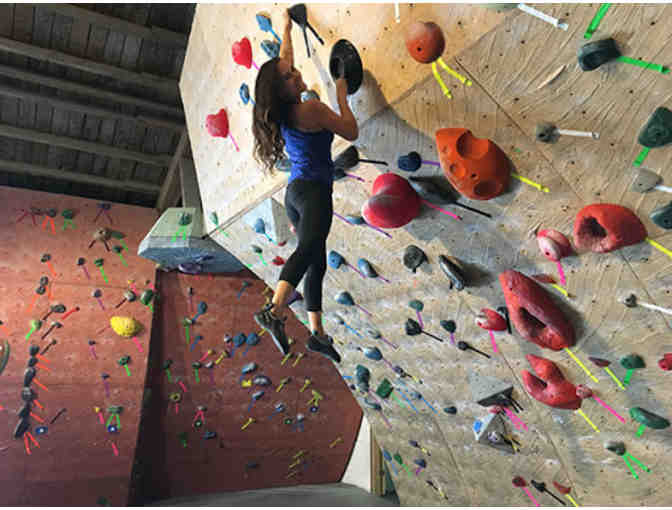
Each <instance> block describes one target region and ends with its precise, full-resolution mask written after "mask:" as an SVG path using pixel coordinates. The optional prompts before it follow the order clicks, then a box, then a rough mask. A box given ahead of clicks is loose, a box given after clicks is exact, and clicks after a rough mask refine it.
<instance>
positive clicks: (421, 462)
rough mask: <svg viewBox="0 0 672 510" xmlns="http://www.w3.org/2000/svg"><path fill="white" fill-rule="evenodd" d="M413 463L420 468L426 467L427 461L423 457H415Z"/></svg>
mask: <svg viewBox="0 0 672 510" xmlns="http://www.w3.org/2000/svg"><path fill="white" fill-rule="evenodd" d="M413 463H414V464H415V465H416V466H420V467H421V468H426V467H427V461H426V460H425V459H415V460H414V461H413Z"/></svg>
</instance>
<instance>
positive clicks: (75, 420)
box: [0, 188, 156, 506]
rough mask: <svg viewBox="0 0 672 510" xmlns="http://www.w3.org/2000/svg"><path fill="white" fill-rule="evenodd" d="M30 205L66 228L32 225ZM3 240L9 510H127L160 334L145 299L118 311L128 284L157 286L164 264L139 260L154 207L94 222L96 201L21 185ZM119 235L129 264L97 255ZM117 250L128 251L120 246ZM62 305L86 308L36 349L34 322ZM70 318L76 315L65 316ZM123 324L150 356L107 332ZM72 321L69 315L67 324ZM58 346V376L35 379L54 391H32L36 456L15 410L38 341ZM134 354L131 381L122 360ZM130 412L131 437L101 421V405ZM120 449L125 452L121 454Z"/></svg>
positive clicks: (49, 362)
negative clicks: (107, 232)
mask: <svg viewBox="0 0 672 510" xmlns="http://www.w3.org/2000/svg"><path fill="white" fill-rule="evenodd" d="M31 206H34V207H38V208H42V209H47V208H55V209H57V210H58V212H59V215H58V216H57V217H56V218H55V219H54V220H55V222H54V226H55V229H54V231H53V232H52V230H51V227H50V226H49V225H48V224H47V228H46V230H45V229H42V228H41V225H42V221H43V219H44V216H40V217H38V218H37V219H36V225H33V222H32V221H31V217H30V216H26V217H24V218H23V219H22V220H21V221H20V222H19V223H16V222H17V220H19V219H20V218H21V216H22V215H23V212H22V209H24V208H29V207H31ZM64 209H72V210H74V211H75V216H74V218H73V222H74V226H75V229H71V228H68V229H66V230H62V227H63V218H62V217H61V216H60V212H62V211H63V210H64ZM0 210H1V214H0V218H1V220H0V222H1V225H0V232H2V235H3V241H4V242H3V244H2V247H1V248H0V260H1V261H2V262H1V263H0V274H1V275H2V278H0V310H1V311H2V312H1V313H2V317H0V320H2V321H3V323H4V324H3V325H2V327H1V332H0V339H1V340H8V341H9V344H10V348H11V351H10V357H9V362H8V363H7V366H6V368H5V370H4V372H3V373H2V374H1V375H0V381H1V385H0V406H1V407H0V423H1V424H2V430H3V433H2V442H1V444H2V446H1V447H0V448H2V449H3V450H4V451H3V452H2V459H3V460H2V463H1V467H0V493H1V494H2V497H1V499H2V503H3V504H4V505H10V506H12V505H17V506H18V505H28V506H41V505H47V506H65V505H83V506H94V505H96V502H97V500H98V498H99V497H105V498H106V499H107V501H108V502H109V503H110V504H112V505H117V506H119V505H125V504H126V502H127V497H128V491H129V485H130V476H131V467H132V464H133V459H134V453H135V444H136V440H137V434H138V422H139V416H140V408H141V405H142V394H143V383H144V379H145V372H146V361H147V359H146V355H147V346H148V344H149V337H150V332H151V327H152V324H151V313H150V311H149V309H148V308H147V307H145V306H143V305H142V304H140V302H139V301H136V302H134V303H131V304H128V303H126V304H124V305H122V306H121V307H120V308H119V309H114V306H115V305H116V304H117V303H119V302H120V301H121V299H122V297H123V296H122V293H123V291H124V290H125V289H126V288H127V287H128V282H127V280H129V279H132V280H135V283H134V285H135V286H136V288H138V289H139V290H142V289H143V288H145V282H149V281H151V282H152V283H153V278H154V264H153V263H152V262H151V261H148V260H145V259H142V258H140V257H138V256H137V255H135V253H137V249H138V244H139V243H140V240H141V239H142V236H143V235H144V234H145V232H146V231H147V230H148V229H149V228H150V227H151V225H152V223H153V222H154V221H155V220H156V213H155V212H154V211H153V210H151V209H146V208H142V207H133V206H126V205H119V204H112V207H111V209H110V211H109V215H110V217H111V218H112V221H113V223H112V224H110V223H109V221H108V219H107V218H106V217H105V215H101V216H100V217H99V218H98V220H97V222H95V223H94V219H95V217H96V214H97V213H98V210H99V209H98V208H97V207H96V202H95V201H94V200H87V199H82V198H77V197H72V196H64V195H55V194H51V193H42V192H36V191H28V190H19V189H16V188H0ZM103 226H104V227H108V228H111V229H115V230H118V231H120V232H123V233H124V234H125V236H126V237H125V238H124V242H125V244H126V246H127V247H128V251H124V252H123V257H124V260H125V261H126V263H127V265H128V266H124V264H123V263H122V261H121V259H120V258H119V257H118V256H117V255H116V254H115V253H113V252H107V251H106V250H105V247H104V246H103V245H102V244H100V243H97V244H95V245H94V246H93V247H92V248H90V249H89V248H88V245H89V242H90V240H91V234H92V233H93V232H94V231H95V230H96V229H97V228H100V227H103ZM109 244H110V246H114V245H115V244H117V242H115V240H111V241H110V243H109ZM44 253H49V254H50V255H51V261H50V262H51V265H52V267H53V269H54V273H55V274H54V273H52V272H51V270H50V269H49V268H48V267H47V265H46V264H41V263H40V258H41V257H42V255H43V254H44ZM78 257H84V258H85V259H86V268H87V270H88V272H89V274H90V276H91V279H90V280H89V279H87V277H86V276H85V273H84V272H83V271H82V270H81V269H80V268H79V267H77V264H76V261H77V258H78ZM96 258H103V259H104V266H103V267H104V270H105V273H106V275H107V277H108V280H109V283H106V282H104V281H103V278H102V275H101V273H100V271H99V270H98V269H97V268H96V266H94V264H93V261H94V259H96ZM42 276H47V277H48V278H49V279H50V281H51V283H50V285H49V287H48V290H47V292H46V293H45V294H44V295H42V296H40V297H39V298H38V299H37V301H36V302H35V304H34V306H32V307H31V306H30V305H31V303H32V302H33V298H34V297H35V296H37V295H36V294H35V292H34V291H35V288H36V287H37V286H38V280H39V279H40V277H42ZM94 289H100V290H101V291H102V297H101V302H102V303H103V306H104V307H105V310H102V309H101V308H100V305H99V304H98V302H97V301H96V299H94V298H93V297H92V296H91V292H92V291H93V290H94ZM56 302H59V303H62V304H64V305H65V306H66V308H67V310H68V311H70V310H74V309H75V308H76V307H79V311H77V312H75V313H73V314H72V315H70V316H68V317H66V318H65V319H62V318H61V316H59V315H58V314H53V315H52V316H51V317H49V318H48V319H47V321H45V324H44V326H43V327H42V329H41V330H39V331H37V332H35V333H34V334H33V335H32V336H31V338H30V341H27V340H26V338H25V337H26V333H28V330H29V329H30V327H29V325H28V322H29V320H30V319H34V318H42V317H43V316H44V315H45V314H46V312H47V310H48V309H49V304H50V303H56ZM66 313H67V312H66ZM114 315H130V316H132V317H135V318H136V319H137V320H138V321H139V322H140V323H141V325H142V327H143V330H142V331H141V332H140V333H139V334H138V335H137V338H138V343H139V345H140V346H144V349H143V352H142V353H141V352H139V351H138V349H137V348H136V346H135V344H134V343H133V341H131V339H126V338H121V337H118V336H117V335H116V334H115V333H114V332H113V331H112V330H111V329H110V328H107V329H106V330H104V331H102V332H101V330H103V328H104V327H105V325H106V324H108V318H109V317H111V316H114ZM64 316H65V315H64ZM52 319H55V320H57V321H59V322H61V324H62V325H63V327H62V328H61V329H57V330H54V331H52V332H51V333H50V334H49V336H47V337H46V339H45V340H41V336H42V335H43V334H44V333H46V330H47V328H48V327H49V323H50V321H51V320H52ZM51 339H56V340H57V344H56V345H54V346H52V347H51V348H50V350H49V351H47V352H46V354H45V355H44V357H45V359H46V361H45V362H44V363H43V365H44V366H45V367H47V368H40V367H38V368H37V375H36V379H37V380H38V382H40V383H41V384H42V385H44V386H45V387H46V388H47V389H46V390H44V389H42V388H40V387H39V386H38V385H36V383H33V384H32V388H33V390H34V391H35V392H36V393H37V398H38V401H39V402H40V404H42V406H43V407H44V409H40V408H39V407H38V406H36V405H34V406H33V412H34V413H35V415H36V416H37V418H33V419H32V420H31V421H32V424H33V425H32V428H31V429H30V432H31V433H32V434H33V436H34V437H35V438H36V439H37V441H38V442H39V445H40V446H39V447H36V446H34V445H33V444H32V443H31V444H30V448H31V454H30V455H28V454H27V452H26V450H25V447H24V443H23V440H21V439H14V434H13V433H14V428H15V426H16V424H17V422H18V418H17V416H16V411H17V410H18V409H19V408H20V407H21V405H20V404H22V401H21V393H20V391H21V388H22V385H23V372H24V369H25V367H26V362H27V361H28V346H29V345H30V343H35V344H37V345H39V346H40V348H44V347H45V346H46V345H47V344H48V343H49V341H50V340H51ZM89 339H92V340H94V341H95V342H96V344H95V352H96V356H97V359H93V357H92V355H91V353H90V351H89V345H88V343H87V341H88V340H89ZM125 354H128V355H130V356H131V363H130V365H129V369H130V372H131V376H130V377H128V376H127V375H126V373H125V372H124V369H123V368H122V367H121V366H119V365H117V360H118V359H119V358H120V357H121V356H123V355H125ZM101 372H106V373H108V374H109V375H110V378H109V379H108V381H109V385H110V397H109V398H108V397H106V395H105V390H104V388H103V384H102V381H101V376H100V374H101ZM111 405H120V406H123V408H124V409H123V411H122V413H121V416H120V417H121V426H122V428H121V430H120V431H119V433H117V434H110V433H108V431H107V430H106V429H105V426H104V425H101V424H100V423H99V422H98V416H97V414H96V413H95V412H94V410H93V408H94V406H98V407H100V408H102V409H103V411H104V418H105V420H107V418H108V417H109V413H108V412H107V407H108V406H111ZM62 408H66V409H67V411H66V412H65V413H64V414H63V415H61V416H60V417H59V418H58V419H57V420H56V422H55V423H54V424H50V423H49V421H50V420H51V419H52V418H53V417H54V416H55V415H56V414H57V412H58V411H59V410H60V409H62ZM39 419H42V420H44V421H45V423H44V425H47V427H48V429H49V430H48V432H47V434H46V435H41V436H35V428H36V427H37V426H39V425H41V423H40V422H39ZM111 441H113V442H114V443H115V445H116V447H117V448H118V451H119V455H118V456H115V455H114V451H113V447H112V445H111Z"/></svg>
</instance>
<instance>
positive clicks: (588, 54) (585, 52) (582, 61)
mask: <svg viewBox="0 0 672 510" xmlns="http://www.w3.org/2000/svg"><path fill="white" fill-rule="evenodd" d="M620 56H621V52H620V51H619V50H618V47H617V46H616V41H614V40H613V39H612V38H608V39H602V40H601V41H595V42H591V43H588V44H584V45H583V46H581V48H579V53H578V58H579V66H580V67H581V69H582V70H583V71H592V70H594V69H597V68H598V67H600V66H601V65H602V64H604V63H606V62H609V61H610V60H614V59H616V58H618V57H620Z"/></svg>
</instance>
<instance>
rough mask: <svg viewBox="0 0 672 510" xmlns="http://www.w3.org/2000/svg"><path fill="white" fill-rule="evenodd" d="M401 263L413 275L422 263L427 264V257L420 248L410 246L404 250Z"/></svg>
mask: <svg viewBox="0 0 672 510" xmlns="http://www.w3.org/2000/svg"><path fill="white" fill-rule="evenodd" d="M403 262H404V265H405V266H406V267H407V268H408V269H410V270H411V271H413V272H414V273H415V272H416V271H417V269H418V267H420V265H422V263H423V262H427V255H425V252H424V251H422V250H421V249H420V248H418V247H417V246H415V245H414V244H411V245H408V246H407V247H406V249H405V250H404V257H403Z"/></svg>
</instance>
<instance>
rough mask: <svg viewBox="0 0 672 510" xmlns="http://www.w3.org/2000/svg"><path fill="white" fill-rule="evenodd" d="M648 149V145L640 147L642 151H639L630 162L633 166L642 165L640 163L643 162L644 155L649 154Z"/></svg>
mask: <svg viewBox="0 0 672 510" xmlns="http://www.w3.org/2000/svg"><path fill="white" fill-rule="evenodd" d="M650 150H651V149H649V148H648V147H644V148H643V149H642V152H640V153H639V155H638V156H637V158H636V159H635V161H634V162H633V163H632V165H633V166H642V163H644V160H645V159H646V156H648V155H649V151H650Z"/></svg>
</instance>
